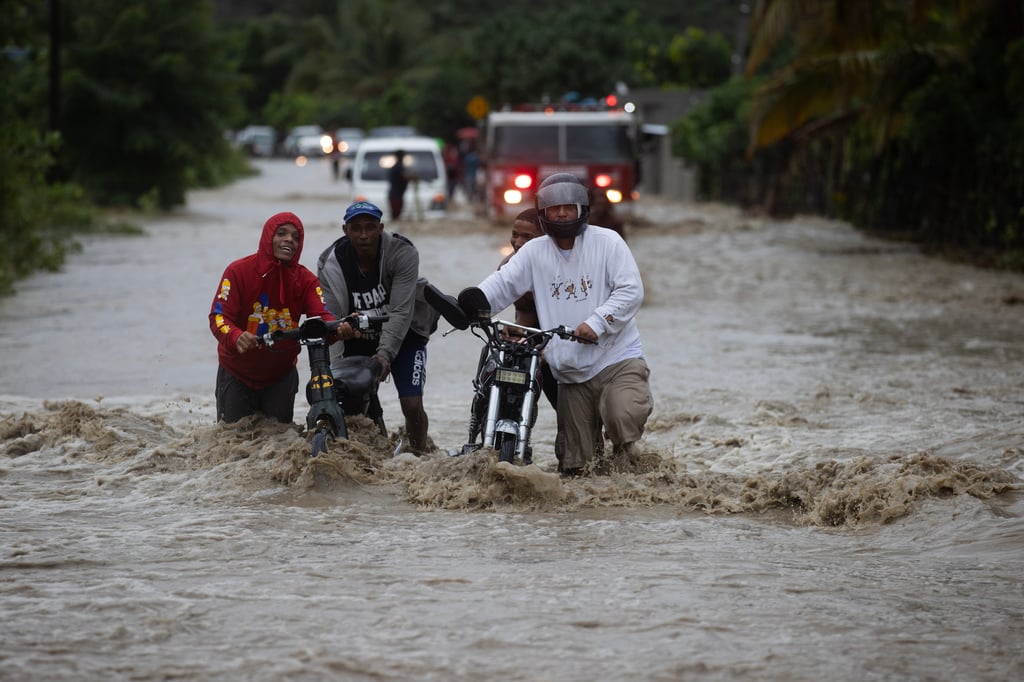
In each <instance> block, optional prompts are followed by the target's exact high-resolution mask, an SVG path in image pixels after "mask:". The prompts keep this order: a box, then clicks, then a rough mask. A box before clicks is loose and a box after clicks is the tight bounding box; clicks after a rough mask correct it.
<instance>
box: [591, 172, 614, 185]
mask: <svg viewBox="0 0 1024 682" xmlns="http://www.w3.org/2000/svg"><path fill="white" fill-rule="evenodd" d="M594 184H595V185H597V186H598V187H611V186H612V176H610V175H608V174H607V173H601V174H600V175H598V176H596V177H595V178H594Z"/></svg>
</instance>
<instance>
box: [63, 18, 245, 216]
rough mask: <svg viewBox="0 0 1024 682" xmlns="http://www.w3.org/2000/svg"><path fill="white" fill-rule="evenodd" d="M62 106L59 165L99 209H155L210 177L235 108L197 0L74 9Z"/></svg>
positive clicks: (228, 77) (229, 77)
mask: <svg viewBox="0 0 1024 682" xmlns="http://www.w3.org/2000/svg"><path fill="white" fill-rule="evenodd" d="M72 9H73V13H72V16H71V17H70V20H71V29H72V30H71V34H70V39H69V44H68V50H67V54H68V58H67V60H66V62H67V64H68V65H69V66H71V68H70V70H69V72H68V73H67V85H66V88H65V93H66V100H65V103H64V105H65V106H64V111H65V115H64V121H65V129H64V133H65V141H66V142H65V144H66V146H65V149H66V152H67V153H66V157H65V158H66V161H67V163H68V166H69V168H70V170H71V172H72V174H73V177H75V178H76V179H78V181H79V182H80V183H81V184H82V186H83V187H85V189H86V190H87V192H88V193H89V194H90V195H91V196H93V197H94V198H95V199H96V200H98V201H100V202H102V203H112V204H139V203H140V202H143V201H144V199H145V201H152V202H153V203H155V204H156V205H158V206H160V207H161V208H170V207H172V206H175V205H179V204H182V203H184V201H185V190H186V189H187V188H188V187H190V186H193V185H195V184H197V183H201V182H211V181H213V180H215V179H216V174H217V171H218V168H217V161H218V159H222V158H225V157H226V156H227V155H228V154H227V143H226V141H225V139H224V135H223V131H224V129H225V128H226V121H227V120H229V119H230V118H231V117H232V114H233V112H234V111H235V107H236V106H238V99H237V94H236V93H237V87H238V82H237V80H236V78H235V76H234V75H233V73H232V72H231V71H230V69H229V66H228V62H227V60H226V58H225V56H224V53H223V51H222V47H221V43H220V41H219V40H218V36H217V34H216V33H215V31H214V30H213V24H212V13H211V9H210V6H209V4H208V3H207V2H205V1H204V0H149V1H147V2H137V3H131V4H126V3H124V2H120V1H118V0H80V1H79V2H77V3H75V5H74V7H73V8H72Z"/></svg>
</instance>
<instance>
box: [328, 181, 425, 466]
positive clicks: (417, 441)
mask: <svg viewBox="0 0 1024 682" xmlns="http://www.w3.org/2000/svg"><path fill="white" fill-rule="evenodd" d="M382 216H383V212H382V211H381V209H380V208H379V207H377V206H376V205H374V204H371V203H370V202H368V201H357V202H355V203H354V204H352V205H351V206H349V207H348V208H347V209H346V211H345V217H344V219H343V225H342V230H343V232H344V236H342V237H341V238H339V239H338V240H337V241H335V242H334V243H333V244H331V245H330V246H329V247H327V249H326V250H324V252H323V253H321V254H320V258H319V259H318V261H317V276H318V277H319V278H320V282H321V284H322V286H323V292H324V302H325V303H326V304H327V309H328V310H330V311H331V312H332V313H334V315H335V316H336V317H338V318H343V317H345V316H346V315H348V314H349V313H350V312H352V311H355V310H363V311H378V310H379V311H381V312H385V313H387V314H388V320H387V322H385V323H384V324H383V326H382V327H381V330H380V333H379V334H360V333H358V332H357V331H356V330H354V329H351V328H350V327H349V326H348V325H346V324H342V325H340V326H339V327H338V338H339V339H341V340H342V341H344V343H343V344H334V345H333V346H332V347H331V366H332V368H333V369H334V370H335V371H338V370H339V369H340V368H341V365H342V362H341V360H342V358H343V357H350V356H353V355H364V356H372V357H373V358H374V360H376V361H377V362H378V363H379V364H380V366H381V370H382V374H381V376H382V377H386V376H387V375H388V373H389V372H390V374H391V376H393V377H394V380H395V388H396V389H397V390H398V400H399V403H400V404H401V406H402V414H403V415H404V416H405V429H406V433H407V434H408V436H409V446H410V449H411V450H412V451H413V452H414V453H416V454H423V453H425V452H426V451H427V427H428V420H427V413H426V410H425V409H424V408H423V388H424V386H425V385H426V380H427V340H428V339H429V338H430V335H431V334H432V333H433V332H434V330H435V329H436V328H437V320H438V313H437V311H435V310H434V309H433V308H432V307H431V306H430V305H429V304H428V303H427V302H426V300H425V299H424V298H423V287H424V286H425V285H426V280H425V279H422V278H420V277H419V262H420V261H419V252H418V251H417V250H416V247H415V246H413V244H412V242H411V241H409V240H408V239H407V238H406V237H404V236H402V235H400V234H397V233H389V232H385V231H384V223H383V222H381V218H382Z"/></svg>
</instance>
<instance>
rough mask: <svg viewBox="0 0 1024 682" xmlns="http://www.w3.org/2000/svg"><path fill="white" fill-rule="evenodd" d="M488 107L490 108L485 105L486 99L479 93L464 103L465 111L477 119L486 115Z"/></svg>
mask: <svg viewBox="0 0 1024 682" xmlns="http://www.w3.org/2000/svg"><path fill="white" fill-rule="evenodd" d="M490 109H491V108H490V107H489V106H488V105H487V100H485V99H484V98H483V97H481V96H480V95H477V96H476V97H474V98H473V99H471V100H469V103H467V104H466V112H467V113H468V114H469V115H470V116H472V117H473V118H475V119H476V120H478V121H479V120H480V119H481V118H483V117H484V116H486V115H487V112H488V111H490Z"/></svg>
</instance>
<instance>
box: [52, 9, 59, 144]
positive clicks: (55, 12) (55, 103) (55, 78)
mask: <svg viewBox="0 0 1024 682" xmlns="http://www.w3.org/2000/svg"><path fill="white" fill-rule="evenodd" d="M60 23H61V22H60V0H50V132H59V131H60V52H61V36H60Z"/></svg>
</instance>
